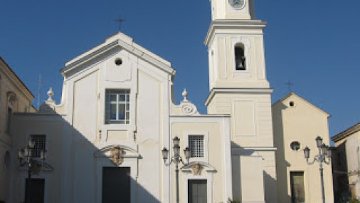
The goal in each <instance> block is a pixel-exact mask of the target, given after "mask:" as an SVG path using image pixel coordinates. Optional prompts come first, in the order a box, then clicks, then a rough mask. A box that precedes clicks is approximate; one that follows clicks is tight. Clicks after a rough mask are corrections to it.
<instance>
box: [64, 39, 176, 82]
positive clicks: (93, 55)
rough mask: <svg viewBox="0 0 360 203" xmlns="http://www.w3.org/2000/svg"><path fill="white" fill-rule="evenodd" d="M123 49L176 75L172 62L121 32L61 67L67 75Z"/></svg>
mask: <svg viewBox="0 0 360 203" xmlns="http://www.w3.org/2000/svg"><path fill="white" fill-rule="evenodd" d="M122 49H124V50H126V51H127V52H129V53H132V54H134V55H135V56H137V57H139V58H141V59H143V60H144V61H147V62H148V63H150V64H152V65H154V66H155V67H157V68H159V69H161V70H162V71H165V72H167V73H168V74H171V75H175V70H174V69H173V68H172V67H171V63H170V62H168V61H167V60H165V59H163V58H161V57H160V56H158V55H156V54H154V53H152V52H150V51H149V50H147V49H145V48H143V47H141V46H140V45H138V44H136V43H135V42H134V40H133V39H132V38H131V37H129V36H127V35H125V34H124V33H121V32H119V33H117V34H115V35H113V36H111V37H109V38H107V39H106V40H105V42H104V43H102V44H100V45H98V46H96V47H94V48H93V49H91V50H89V51H87V52H85V53H83V54H81V55H79V56H77V57H75V58H74V59H72V60H70V61H69V62H67V63H66V64H65V67H64V68H62V69H61V73H62V74H63V75H67V74H68V73H70V72H71V73H74V72H77V70H81V69H82V67H83V66H89V64H92V63H93V61H97V60H96V59H97V58H102V57H104V56H106V55H109V54H111V53H114V52H117V51H119V50H122Z"/></svg>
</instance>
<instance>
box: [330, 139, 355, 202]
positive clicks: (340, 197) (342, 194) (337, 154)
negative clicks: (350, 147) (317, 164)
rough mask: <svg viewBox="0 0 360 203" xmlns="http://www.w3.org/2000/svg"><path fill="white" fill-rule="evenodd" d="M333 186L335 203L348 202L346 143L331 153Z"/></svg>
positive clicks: (349, 197)
mask: <svg viewBox="0 0 360 203" xmlns="http://www.w3.org/2000/svg"><path fill="white" fill-rule="evenodd" d="M331 161H332V163H333V164H332V170H333V184H334V198H335V202H338V203H342V202H348V201H349V200H350V199H351V190H350V188H349V179H348V168H347V160H346V141H345V142H343V143H341V144H340V145H339V146H337V147H336V148H335V150H334V151H333V156H331Z"/></svg>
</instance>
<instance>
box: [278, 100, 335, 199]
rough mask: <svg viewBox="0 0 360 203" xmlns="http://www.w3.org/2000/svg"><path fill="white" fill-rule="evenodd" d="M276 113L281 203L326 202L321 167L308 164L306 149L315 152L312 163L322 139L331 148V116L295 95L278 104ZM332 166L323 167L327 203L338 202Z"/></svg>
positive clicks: (312, 154)
mask: <svg viewBox="0 0 360 203" xmlns="http://www.w3.org/2000/svg"><path fill="white" fill-rule="evenodd" d="M272 111H273V125H274V142H275V146H276V147H277V149H278V151H277V154H276V163H277V176H278V197H279V202H282V203H288V202H322V201H321V198H322V192H321V179H320V172H319V164H318V163H317V162H315V163H313V164H310V165H309V164H308V163H307V161H306V159H305V157H304V148H305V147H309V148H310V149H311V153H310V159H309V162H311V161H312V160H313V157H314V156H315V155H317V153H318V149H317V145H316V141H315V139H316V138H317V137H318V136H320V137H322V138H323V143H325V144H326V145H329V143H330V140H329V139H330V138H329V127H328V118H329V114H328V113H326V112H325V111H323V110H321V109H320V108H318V107H316V106H315V105H313V104H311V103H310V102H308V101H307V100H305V99H304V98H302V97H300V96H298V95H297V94H295V93H290V94H289V95H287V96H285V97H284V98H282V99H281V100H279V101H278V102H276V103H275V104H274V105H273V106H272ZM330 164H331V163H329V165H327V164H323V166H324V188H325V199H326V202H334V198H333V184H332V172H331V165H330Z"/></svg>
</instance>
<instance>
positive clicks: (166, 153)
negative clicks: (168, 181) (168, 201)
mask: <svg viewBox="0 0 360 203" xmlns="http://www.w3.org/2000/svg"><path fill="white" fill-rule="evenodd" d="M173 151H174V156H172V157H171V159H170V162H169V163H166V160H167V159H168V157H169V150H168V149H166V148H165V147H164V148H163V149H162V150H161V153H162V156H163V160H164V164H165V165H166V166H170V165H171V163H174V164H175V179H176V203H179V163H182V164H183V165H187V164H188V163H189V159H190V156H191V154H190V149H189V148H188V147H186V148H185V149H184V154H185V158H186V163H185V162H183V160H182V158H181V156H180V138H178V137H175V138H174V139H173Z"/></svg>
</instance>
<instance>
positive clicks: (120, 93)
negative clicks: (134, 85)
mask: <svg viewBox="0 0 360 203" xmlns="http://www.w3.org/2000/svg"><path fill="white" fill-rule="evenodd" d="M105 103H106V104H105V105H106V115H105V118H106V119H105V120H106V121H105V122H106V124H110V123H118V124H129V123H130V90H106V102H105Z"/></svg>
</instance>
